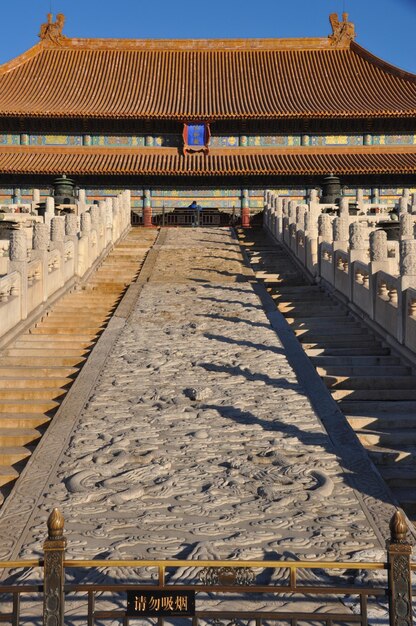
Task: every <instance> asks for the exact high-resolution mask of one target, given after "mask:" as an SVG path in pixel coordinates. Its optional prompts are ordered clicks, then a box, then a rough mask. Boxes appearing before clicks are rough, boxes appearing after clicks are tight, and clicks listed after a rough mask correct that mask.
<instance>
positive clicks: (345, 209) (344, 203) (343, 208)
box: [339, 196, 350, 217]
mask: <svg viewBox="0 0 416 626" xmlns="http://www.w3.org/2000/svg"><path fill="white" fill-rule="evenodd" d="M349 214H350V200H349V198H347V197H346V196H343V197H342V198H341V199H340V201H339V215H340V217H348V216H349Z"/></svg>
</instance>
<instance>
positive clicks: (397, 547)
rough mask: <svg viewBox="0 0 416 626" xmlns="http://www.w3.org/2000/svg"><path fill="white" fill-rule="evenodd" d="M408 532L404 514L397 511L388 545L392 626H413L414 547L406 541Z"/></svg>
mask: <svg viewBox="0 0 416 626" xmlns="http://www.w3.org/2000/svg"><path fill="white" fill-rule="evenodd" d="M408 530H409V529H408V527H407V523H406V520H405V517H404V515H403V513H401V511H396V513H395V514H394V515H393V517H392V519H391V522H390V533H391V539H390V541H389V542H388V544H387V555H388V563H389V616H390V626H412V581H411V570H410V556H411V554H412V546H411V545H410V543H409V542H408V541H407V539H406V535H407V533H408Z"/></svg>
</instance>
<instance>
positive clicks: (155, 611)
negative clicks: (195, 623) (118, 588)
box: [127, 589, 195, 617]
mask: <svg viewBox="0 0 416 626" xmlns="http://www.w3.org/2000/svg"><path fill="white" fill-rule="evenodd" d="M127 615H128V616H139V615H142V616H144V617H169V616H170V615H176V616H183V617H192V616H193V615H195V591H188V590H187V591H169V590H168V589H155V590H154V591H153V590H152V591H148V590H145V591H128V592H127Z"/></svg>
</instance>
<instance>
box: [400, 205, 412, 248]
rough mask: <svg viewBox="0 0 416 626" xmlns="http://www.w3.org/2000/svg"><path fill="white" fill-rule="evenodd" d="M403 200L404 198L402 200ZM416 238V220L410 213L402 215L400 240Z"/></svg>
mask: <svg viewBox="0 0 416 626" xmlns="http://www.w3.org/2000/svg"><path fill="white" fill-rule="evenodd" d="M401 199H402V198H401ZM414 236H415V218H414V217H413V215H410V213H401V214H400V238H401V239H414Z"/></svg>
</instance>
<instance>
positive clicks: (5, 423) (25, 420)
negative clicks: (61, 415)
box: [0, 413, 51, 428]
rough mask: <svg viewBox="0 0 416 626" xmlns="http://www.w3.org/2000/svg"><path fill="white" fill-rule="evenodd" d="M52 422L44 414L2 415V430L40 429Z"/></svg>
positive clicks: (0, 417)
mask: <svg viewBox="0 0 416 626" xmlns="http://www.w3.org/2000/svg"><path fill="white" fill-rule="evenodd" d="M50 421H51V418H50V417H48V416H47V415H45V414H44V413H2V414H1V415H0V428H39V427H40V426H43V425H45V424H48V423H49V422H50Z"/></svg>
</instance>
